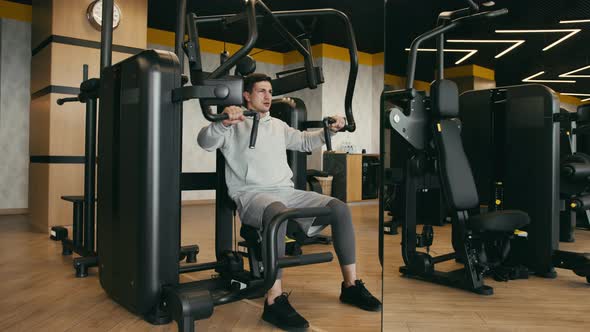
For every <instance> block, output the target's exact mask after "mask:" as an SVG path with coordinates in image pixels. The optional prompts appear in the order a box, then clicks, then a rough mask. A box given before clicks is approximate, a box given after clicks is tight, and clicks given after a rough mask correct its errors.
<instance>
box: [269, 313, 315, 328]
mask: <svg viewBox="0 0 590 332" xmlns="http://www.w3.org/2000/svg"><path fill="white" fill-rule="evenodd" d="M262 320H263V321H265V322H267V323H269V324H272V325H274V326H276V327H278V328H280V329H281V330H284V331H297V332H303V331H307V330H308V329H309V325H308V326H306V327H293V326H288V325H285V324H283V323H281V322H279V321H278V320H277V319H275V318H274V317H272V316H270V317H269V316H267V315H265V314H262Z"/></svg>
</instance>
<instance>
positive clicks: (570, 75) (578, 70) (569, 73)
mask: <svg viewBox="0 0 590 332" xmlns="http://www.w3.org/2000/svg"><path fill="white" fill-rule="evenodd" d="M586 69H590V66H586V67H582V68H578V69H575V70H572V71H570V72H567V73H565V74H561V75H559V77H571V78H574V77H585V78H589V77H590V75H572V74H574V73H577V72H580V71H582V70H586Z"/></svg>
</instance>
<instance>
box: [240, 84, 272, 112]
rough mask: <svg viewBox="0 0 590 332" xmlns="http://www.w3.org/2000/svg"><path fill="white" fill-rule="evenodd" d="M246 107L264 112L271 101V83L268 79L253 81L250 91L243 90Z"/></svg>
mask: <svg viewBox="0 0 590 332" xmlns="http://www.w3.org/2000/svg"><path fill="white" fill-rule="evenodd" d="M244 99H245V100H246V103H247V106H248V109H250V110H253V111H257V112H263V113H266V112H268V111H269V110H270V105H271V102H272V85H271V84H270V82H268V81H261V82H256V83H254V86H253V87H252V92H248V91H244Z"/></svg>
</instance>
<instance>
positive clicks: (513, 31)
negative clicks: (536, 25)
mask: <svg viewBox="0 0 590 332" xmlns="http://www.w3.org/2000/svg"><path fill="white" fill-rule="evenodd" d="M580 31H582V29H547V30H496V33H565V32H569V33H568V34H567V35H565V37H563V38H561V39H559V40H558V41H556V42H554V43H553V44H551V45H548V46H546V47H545V48H544V49H543V51H547V50H549V49H551V48H553V47H554V46H556V45H557V44H559V43H561V42H563V41H565V40H566V39H568V38H570V37H572V36H573V35H575V34H576V33H578V32H580Z"/></svg>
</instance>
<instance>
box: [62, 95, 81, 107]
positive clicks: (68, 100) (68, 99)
mask: <svg viewBox="0 0 590 332" xmlns="http://www.w3.org/2000/svg"><path fill="white" fill-rule="evenodd" d="M73 101H80V99H78V97H68V98H60V99H58V100H57V104H58V105H60V106H61V105H63V104H65V103H70V102H73Z"/></svg>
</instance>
